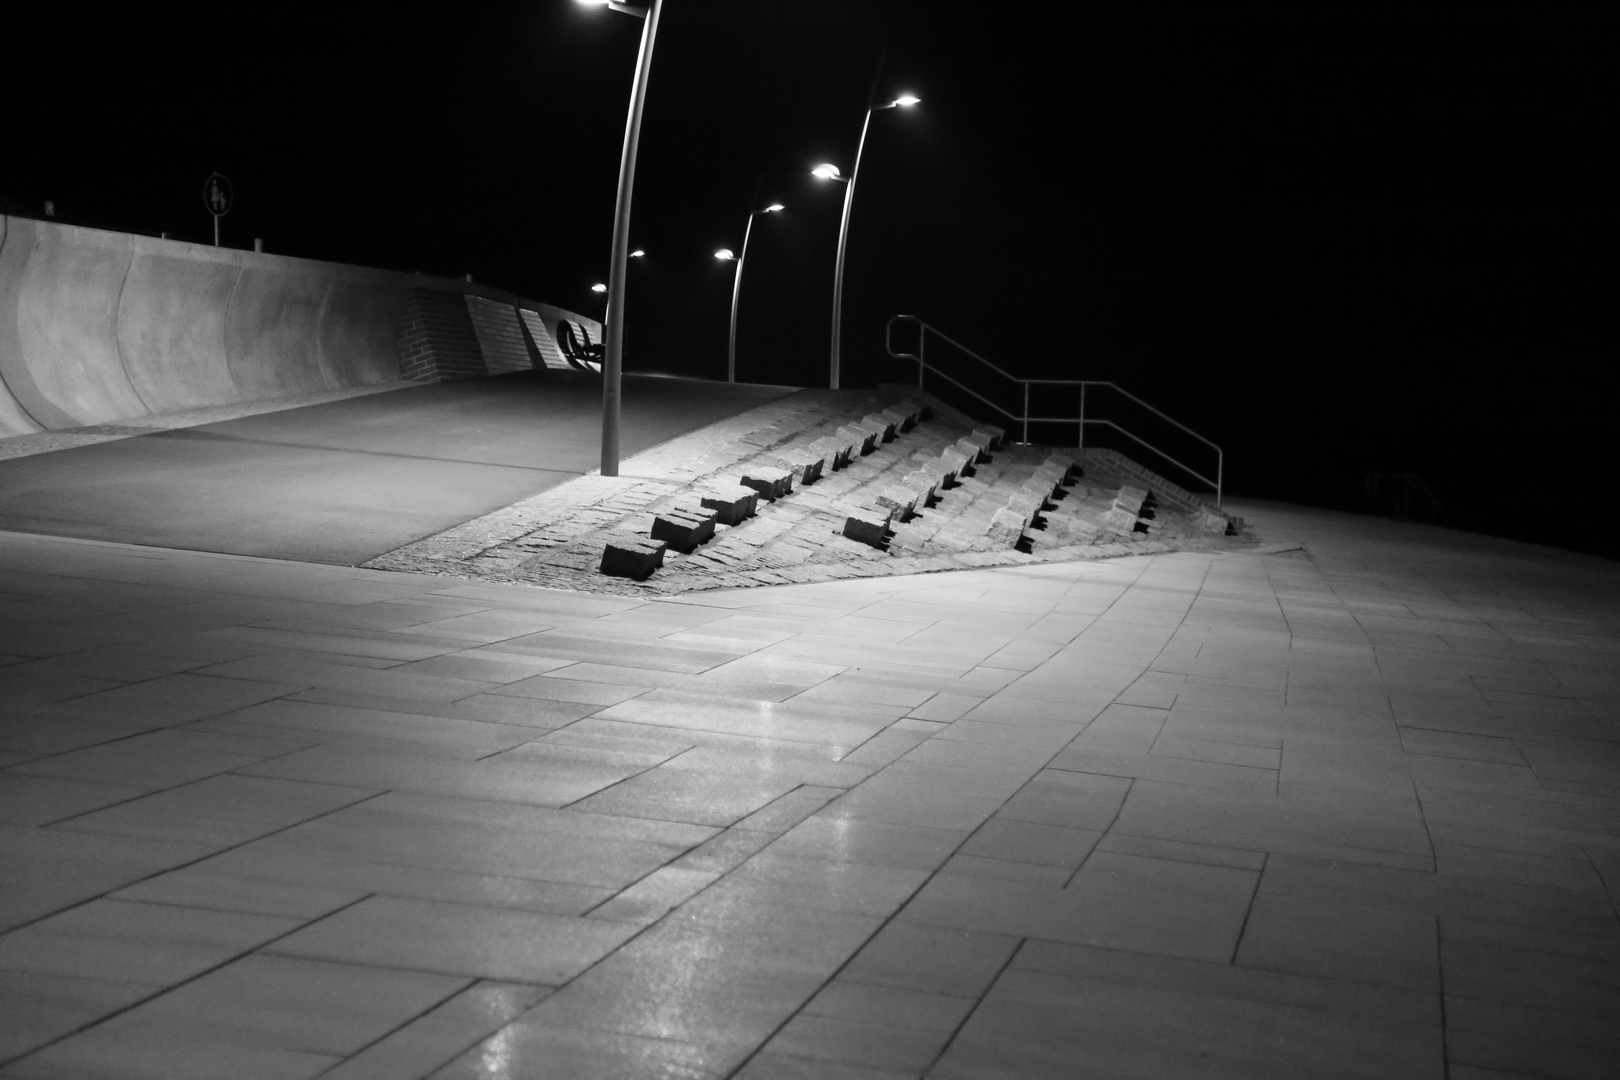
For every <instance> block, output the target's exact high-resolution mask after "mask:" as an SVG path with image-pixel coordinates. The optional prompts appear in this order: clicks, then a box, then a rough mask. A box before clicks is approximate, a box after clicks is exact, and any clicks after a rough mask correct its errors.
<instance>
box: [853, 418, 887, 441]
mask: <svg viewBox="0 0 1620 1080" xmlns="http://www.w3.org/2000/svg"><path fill="white" fill-rule="evenodd" d="M859 426H861V427H863V428H875V429H877V433H878V442H894V422H893V421H891V420H890V419H889V418H888V417H886V416H884V415H883V414H882V413H867V414H866V415H865V416H863V417H861V419H860V425H859Z"/></svg>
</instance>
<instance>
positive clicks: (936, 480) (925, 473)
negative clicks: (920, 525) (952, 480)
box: [900, 469, 940, 510]
mask: <svg viewBox="0 0 1620 1080" xmlns="http://www.w3.org/2000/svg"><path fill="white" fill-rule="evenodd" d="M900 482H901V483H902V484H904V485H905V486H906V487H908V488H910V489H911V490H912V491H914V492H916V493H917V505H918V506H919V507H921V508H922V509H924V510H926V509H928V508H929V507H930V506H933V505H934V500H935V498H936V496H937V493H938V491H939V484H940V474H939V472H938V471H937V470H934V469H918V470H917V471H916V472H909V473H907V474H906V475H905V476H904V477H902V478H901V480H900Z"/></svg>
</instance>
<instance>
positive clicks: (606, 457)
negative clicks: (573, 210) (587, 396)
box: [579, 0, 664, 476]
mask: <svg viewBox="0 0 1620 1080" xmlns="http://www.w3.org/2000/svg"><path fill="white" fill-rule="evenodd" d="M579 2H580V3H583V4H593V5H595V6H598V7H605V8H609V9H611V10H613V11H619V12H623V13H624V14H626V15H634V16H636V17H637V18H639V19H642V20H644V22H643V25H642V28H641V51H640V53H639V54H638V55H637V58H636V78H635V82H634V83H633V84H632V85H631V88H630V116H629V119H628V120H627V121H626V122H625V126H624V152H623V153H622V154H621V155H620V156H619V193H618V197H617V198H616V199H615V200H614V202H613V261H612V263H611V265H610V266H609V269H608V282H607V285H608V287H607V297H608V305H607V331H606V333H605V334H604V338H605V346H606V347H605V348H604V350H603V354H602V475H603V476H618V475H619V401H620V383H621V381H622V379H621V376H622V374H623V372H624V292H625V289H624V282H625V266H626V264H627V263H628V261H629V254H630V194H631V190H632V189H633V188H634V187H635V182H636V144H637V143H638V142H639V141H640V140H641V112H642V107H643V105H644V104H645V103H646V101H647V76H648V73H649V72H650V71H651V70H652V55H653V40H654V38H656V37H657V36H658V13H659V11H660V10H661V9H662V8H663V5H664V0H649V6H648V7H646V8H638V7H631V6H630V5H629V4H621V3H619V2H618V0H579Z"/></svg>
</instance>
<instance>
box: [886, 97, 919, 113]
mask: <svg viewBox="0 0 1620 1080" xmlns="http://www.w3.org/2000/svg"><path fill="white" fill-rule="evenodd" d="M921 100H922V98H920V97H918V96H917V95H916V94H901V95H900V96H899V97H897V98H895V99H894V101H892V102H891V103H890V104H893V105H898V106H900V107H901V108H902V109H909V108H911V107H912V106H913V105H915V104H917V102H919V101H921Z"/></svg>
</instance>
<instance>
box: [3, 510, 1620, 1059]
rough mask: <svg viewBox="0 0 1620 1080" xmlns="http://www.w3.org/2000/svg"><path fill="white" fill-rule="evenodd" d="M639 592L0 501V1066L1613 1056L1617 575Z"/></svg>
mask: <svg viewBox="0 0 1620 1080" xmlns="http://www.w3.org/2000/svg"><path fill="white" fill-rule="evenodd" d="M1234 509H1235V510H1236V511H1237V512H1238V513H1241V514H1243V515H1244V517H1246V518H1248V519H1249V520H1250V521H1252V522H1254V523H1255V524H1256V527H1257V530H1258V531H1259V533H1260V534H1261V535H1262V536H1263V537H1265V538H1267V539H1272V540H1283V539H1294V540H1299V541H1301V542H1303V544H1304V550H1303V551H1296V552H1292V553H1285V554H1276V555H1268V556H1260V555H1253V554H1207V553H1179V554H1168V555H1159V556H1142V557H1133V558H1126V559H1118V560H1112V561H1105V562H1086V563H1075V564H1048V565H1039V566H1029V567H1019V568H1002V569H994V570H979V571H964V572H959V573H950V574H934V575H924V576H912V577H884V578H878V579H870V580H860V581H839V582H829V583H825V584H817V585H796V586H787V587H779V588H758V589H750V590H742V591H712V592H705V593H701V594H695V595H693V596H691V597H684V598H674V599H665V600H654V601H650V602H644V601H638V600H634V599H628V598H620V597H607V596H591V595H585V594H580V593H567V592H552V591H545V590H536V589H529V588H525V587H523V586H515V585H500V584H490V583H468V582H462V581H457V580H455V579H447V578H428V577H418V576H413V575H406V574H396V573H389V572H382V571H373V570H362V569H354V568H348V567H338V566H330V565H310V564H300V563H292V562H273V561H268V560H261V559H254V558H244V557H238V556H229V555H209V554H198V553H193V552H180V551H172V550H162V549H157V548H137V547H125V546H120V545H113V544H103V543H96V542H87V541H76V540H62V539H54V538H48V537H41V536H28V535H20V534H0V663H3V664H4V665H5V666H3V667H0V697H3V700H4V701H5V703H6V707H5V713H4V717H3V719H0V764H3V765H4V768H3V770H0V819H3V822H4V825H3V826H0V861H3V864H4V866H5V873H4V875H3V876H0V928H3V929H4V931H5V932H4V933H3V934H0V1016H3V1017H5V1022H4V1024H0V1062H6V1064H4V1065H0V1076H25V1077H76V1078H81V1077H82V1078H89V1077H153V1078H159V1077H161V1078H164V1080H177V1078H183V1077H199V1078H209V1080H213V1078H217V1077H221V1076H230V1077H233V1078H253V1077H306V1076H316V1075H323V1076H330V1077H341V1078H347V1080H353V1078H357V1077H378V1078H388V1080H402V1078H407V1077H418V1076H428V1075H431V1076H436V1077H446V1078H448V1077H455V1078H470V1077H484V1078H493V1077H538V1076H566V1077H570V1078H579V1080H591V1078H594V1077H610V1076H611V1077H643V1076H645V1077H654V1076H656V1077H717V1078H718V1077H731V1076H735V1077H738V1078H742V1080H780V1078H788V1077H796V1078H808V1077H816V1078H841V1077H842V1078H861V1080H898V1078H916V1077H921V1076H928V1077H936V1078H941V1080H945V1078H975V1080H979V1078H1002V1077H1005V1078H1009V1080H1010V1078H1015V1077H1016V1078H1019V1080H1029V1078H1043V1077H1051V1078H1059V1077H1061V1078H1070V1077H1074V1076H1078V1075H1085V1076H1098V1077H1154V1078H1160V1077H1233V1078H1236V1077H1244V1078H1248V1077H1257V1076H1279V1077H1290V1078H1292V1077H1300V1076H1311V1077H1369V1078H1372V1077H1376V1078H1378V1080H1388V1078H1392V1077H1397V1078H1398V1077H1433V1078H1440V1077H1448V1076H1449V1077H1451V1078H1455V1080H1462V1078H1465V1077H1466V1078H1470V1080H1484V1078H1486V1077H1503V1076H1517V1075H1527V1076H1528V1075H1533V1076H1538V1077H1598V1076H1609V1075H1613V1068H1614V1062H1615V1061H1616V1060H1620V1023H1616V1018H1617V1015H1620V992H1617V989H1616V979H1615V973H1616V971H1617V970H1620V921H1617V916H1616V907H1615V899H1616V897H1617V896H1620V753H1617V743H1616V739H1617V738H1620V663H1617V662H1616V659H1617V654H1620V568H1617V567H1616V566H1615V565H1614V564H1612V563H1603V562H1599V561H1597V560H1592V559H1585V558H1580V557H1576V556H1564V555H1560V554H1558V553H1554V552H1549V551H1547V550H1545V549H1536V548H1529V547H1524V546H1521V545H1514V544H1509V543H1506V542H1497V541H1488V540H1481V539H1478V538H1469V537H1464V536H1461V535H1459V534H1455V533H1445V532H1441V531H1439V530H1431V529H1423V528H1419V527H1412V526H1398V525H1391V524H1388V523H1380V522H1375V521H1370V520H1368V519H1361V518H1351V517H1344V516H1339V515H1332V514H1327V513H1318V512H1310V511H1302V510H1298V509H1291V508H1285V507H1276V506H1265V505H1242V504H1239V505H1236V506H1235V507H1234Z"/></svg>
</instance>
